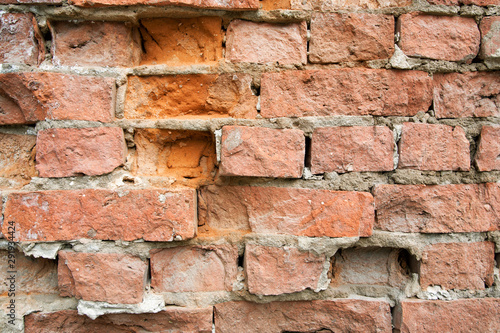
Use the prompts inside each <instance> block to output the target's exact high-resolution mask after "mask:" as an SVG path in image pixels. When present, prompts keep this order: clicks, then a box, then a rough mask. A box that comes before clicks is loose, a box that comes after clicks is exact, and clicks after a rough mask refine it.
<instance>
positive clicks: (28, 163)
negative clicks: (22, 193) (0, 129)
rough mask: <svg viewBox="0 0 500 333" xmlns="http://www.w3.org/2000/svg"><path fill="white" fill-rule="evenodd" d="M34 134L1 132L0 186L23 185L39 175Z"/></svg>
mask: <svg viewBox="0 0 500 333" xmlns="http://www.w3.org/2000/svg"><path fill="white" fill-rule="evenodd" d="M35 142H36V137H35V136H34V135H16V134H4V133H0V187H9V186H10V187H21V186H23V185H26V184H28V183H29V182H30V180H31V177H35V176H36V175H37V173H36V170H35Z"/></svg>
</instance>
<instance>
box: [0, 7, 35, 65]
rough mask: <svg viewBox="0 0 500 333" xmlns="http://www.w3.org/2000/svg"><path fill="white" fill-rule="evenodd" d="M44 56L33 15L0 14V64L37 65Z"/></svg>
mask: <svg viewBox="0 0 500 333" xmlns="http://www.w3.org/2000/svg"><path fill="white" fill-rule="evenodd" d="M0 3H4V2H0ZM44 55H45V47H44V43H43V39H42V37H41V33H40V31H39V30H38V25H37V23H36V20H35V17H34V16H33V14H31V13H3V14H0V63H21V64H27V65H37V64H38V63H40V62H42V61H43V58H44Z"/></svg>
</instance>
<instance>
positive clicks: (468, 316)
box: [394, 298, 500, 333]
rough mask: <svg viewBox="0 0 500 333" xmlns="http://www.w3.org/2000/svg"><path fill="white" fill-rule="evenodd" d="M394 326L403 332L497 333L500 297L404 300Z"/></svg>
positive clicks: (499, 326) (499, 321)
mask: <svg viewBox="0 0 500 333" xmlns="http://www.w3.org/2000/svg"><path fill="white" fill-rule="evenodd" d="M394 324H395V325H394V326H395V327H396V329H399V331H400V332H401V333H408V332H414V333H424V332H425V333H433V332H435V333H438V332H471V333H494V332H498V331H499V330H500V298H476V299H458V300H454V301H423V300H404V301H402V302H401V306H400V309H399V310H398V312H397V314H396V318H395V321H394Z"/></svg>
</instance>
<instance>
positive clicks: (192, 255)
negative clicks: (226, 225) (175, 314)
mask: <svg viewBox="0 0 500 333" xmlns="http://www.w3.org/2000/svg"><path fill="white" fill-rule="evenodd" d="M237 273H238V249H237V248H236V246H234V245H207V246H189V247H174V248H168V249H154V250H151V287H153V289H154V290H155V291H156V292H185V291H218V290H227V291H232V290H233V283H234V282H236V275H237Z"/></svg>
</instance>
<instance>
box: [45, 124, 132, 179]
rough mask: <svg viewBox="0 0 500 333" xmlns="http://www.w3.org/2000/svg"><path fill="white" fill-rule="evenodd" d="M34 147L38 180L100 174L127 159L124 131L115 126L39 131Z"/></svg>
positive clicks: (109, 170) (111, 169)
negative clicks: (39, 178)
mask: <svg viewBox="0 0 500 333" xmlns="http://www.w3.org/2000/svg"><path fill="white" fill-rule="evenodd" d="M36 148H37V150H36V162H37V164H36V168H37V170H38V172H39V174H40V177H70V176H76V175H78V174H85V175H89V176H95V175H102V174H105V173H109V172H111V171H113V170H114V169H115V168H117V167H119V166H120V165H122V164H123V163H124V162H125V156H126V146H125V139H124V135H123V130H122V129H121V128H118V127H97V128H82V129H74V128H52V129H47V130H42V131H40V132H38V136H37V139H36Z"/></svg>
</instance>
